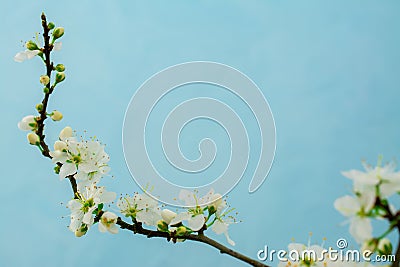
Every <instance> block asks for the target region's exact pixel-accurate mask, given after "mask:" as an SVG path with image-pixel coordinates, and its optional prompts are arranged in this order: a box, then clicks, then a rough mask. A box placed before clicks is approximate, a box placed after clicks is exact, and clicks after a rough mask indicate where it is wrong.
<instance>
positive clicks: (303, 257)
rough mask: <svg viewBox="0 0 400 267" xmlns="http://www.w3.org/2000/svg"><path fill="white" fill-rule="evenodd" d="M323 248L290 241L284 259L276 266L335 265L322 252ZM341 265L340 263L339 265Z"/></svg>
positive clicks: (327, 266)
mask: <svg viewBox="0 0 400 267" xmlns="http://www.w3.org/2000/svg"><path fill="white" fill-rule="evenodd" d="M323 251H324V248H323V247H321V246H318V245H310V244H309V245H308V246H306V245H304V244H301V243H291V244H289V245H288V251H287V252H288V254H287V259H286V261H281V262H280V263H279V265H278V267H286V266H304V267H306V266H307V267H308V266H316V267H330V266H337V264H336V263H334V262H332V261H331V260H330V259H329V258H328V257H327V254H326V253H325V254H324V253H323ZM341 266H342V265H341Z"/></svg>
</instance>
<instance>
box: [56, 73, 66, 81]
mask: <svg viewBox="0 0 400 267" xmlns="http://www.w3.org/2000/svg"><path fill="white" fill-rule="evenodd" d="M64 80H65V74H64V72H57V74H56V83H60V82H62V81H64Z"/></svg>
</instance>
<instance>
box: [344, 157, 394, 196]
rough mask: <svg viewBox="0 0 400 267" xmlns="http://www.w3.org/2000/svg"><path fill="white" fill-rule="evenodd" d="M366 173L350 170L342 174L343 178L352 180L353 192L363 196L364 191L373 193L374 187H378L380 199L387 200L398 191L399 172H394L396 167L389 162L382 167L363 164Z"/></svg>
mask: <svg viewBox="0 0 400 267" xmlns="http://www.w3.org/2000/svg"><path fill="white" fill-rule="evenodd" d="M363 166H364V169H365V170H366V172H362V171H358V170H350V171H347V172H342V174H343V175H344V176H346V177H347V178H349V179H351V180H353V182H354V190H355V192H357V193H360V194H363V193H364V192H365V191H373V192H375V187H376V186H379V193H380V196H381V197H382V198H388V197H390V196H391V195H393V194H394V193H396V192H399V191H400V172H395V168H396V165H395V163H394V162H389V163H388V164H386V165H384V166H383V167H381V166H380V164H378V166H376V167H372V166H370V165H367V164H365V163H363Z"/></svg>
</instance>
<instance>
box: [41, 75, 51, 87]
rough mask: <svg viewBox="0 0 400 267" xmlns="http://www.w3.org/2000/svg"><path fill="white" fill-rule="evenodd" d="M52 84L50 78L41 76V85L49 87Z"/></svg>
mask: <svg viewBox="0 0 400 267" xmlns="http://www.w3.org/2000/svg"><path fill="white" fill-rule="evenodd" d="M49 82H50V78H49V76H47V75H42V76H40V83H41V84H43V85H48V84H49Z"/></svg>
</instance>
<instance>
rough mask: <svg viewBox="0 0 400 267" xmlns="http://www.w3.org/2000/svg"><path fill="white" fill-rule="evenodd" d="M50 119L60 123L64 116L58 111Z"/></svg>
mask: <svg viewBox="0 0 400 267" xmlns="http://www.w3.org/2000/svg"><path fill="white" fill-rule="evenodd" d="M50 117H51V119H52V120H53V121H60V120H62V118H63V114H62V113H61V112H60V111H58V110H54V111H53V113H52V114H51V116H50Z"/></svg>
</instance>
